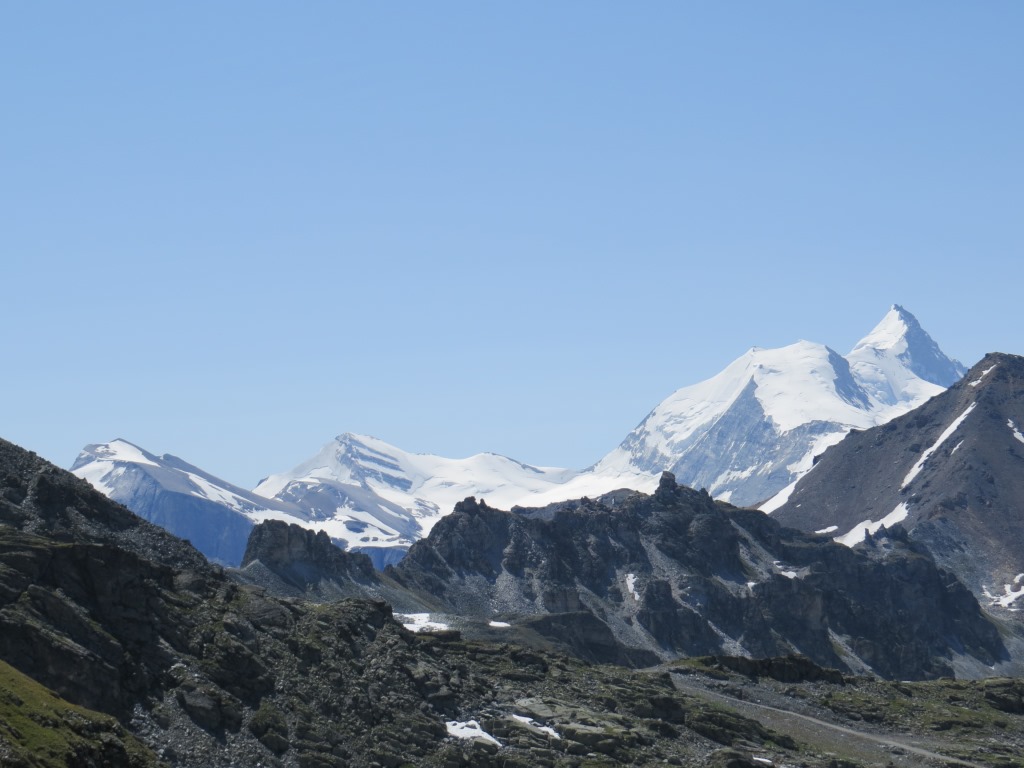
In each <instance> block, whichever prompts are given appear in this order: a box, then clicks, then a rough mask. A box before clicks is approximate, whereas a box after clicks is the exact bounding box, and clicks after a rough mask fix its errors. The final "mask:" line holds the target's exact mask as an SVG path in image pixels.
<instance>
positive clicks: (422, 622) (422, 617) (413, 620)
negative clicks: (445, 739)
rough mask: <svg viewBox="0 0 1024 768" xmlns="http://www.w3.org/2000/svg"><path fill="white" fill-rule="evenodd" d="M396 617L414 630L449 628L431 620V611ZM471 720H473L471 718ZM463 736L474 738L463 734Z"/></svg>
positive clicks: (428, 630) (403, 624) (404, 625)
mask: <svg viewBox="0 0 1024 768" xmlns="http://www.w3.org/2000/svg"><path fill="white" fill-rule="evenodd" d="M395 617H396V618H397V619H398V620H399V621H400V622H402V626H403V627H405V628H406V629H408V630H410V631H412V632H431V631H435V630H439V631H444V630H446V629H448V625H447V624H443V623H442V622H440V621H431V620H430V614H429V613H396V614H395ZM470 722H473V721H472V720H470ZM461 738H466V739H469V738H472V737H471V736H463V737H461Z"/></svg>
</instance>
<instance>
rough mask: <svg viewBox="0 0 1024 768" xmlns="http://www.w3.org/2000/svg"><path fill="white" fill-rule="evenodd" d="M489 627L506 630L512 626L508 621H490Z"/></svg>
mask: <svg viewBox="0 0 1024 768" xmlns="http://www.w3.org/2000/svg"><path fill="white" fill-rule="evenodd" d="M487 626H489V627H499V628H501V629H504V628H505V627H511V626H512V625H511V624H509V623H508V622H507V621H489V622H487Z"/></svg>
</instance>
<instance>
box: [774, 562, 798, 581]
mask: <svg viewBox="0 0 1024 768" xmlns="http://www.w3.org/2000/svg"><path fill="white" fill-rule="evenodd" d="M772 565H774V566H775V567H776V568H778V569H779V574H780V575H782V576H785V577H786V578H787V579H795V578H796V571H794V570H783V569H788V568H789V566H788V565H783V564H782V561H781V560H776V561H775V562H774V563H772Z"/></svg>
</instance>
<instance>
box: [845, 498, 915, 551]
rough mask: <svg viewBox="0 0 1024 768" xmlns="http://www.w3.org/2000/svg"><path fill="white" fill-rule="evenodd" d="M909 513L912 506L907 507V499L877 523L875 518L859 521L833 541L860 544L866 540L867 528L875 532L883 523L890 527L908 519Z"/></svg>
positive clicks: (869, 531)
mask: <svg viewBox="0 0 1024 768" xmlns="http://www.w3.org/2000/svg"><path fill="white" fill-rule="evenodd" d="M908 514H910V508H909V507H907V503H906V502H905V501H901V502H900V503H899V504H897V505H896V509H894V510H893V511H892V512H890V513H889V514H888V515H886V516H885V517H883V518H882V519H881V520H879V521H878V522H877V523H876V522H875V521H874V520H864V521H863V522H860V523H857V524H856V525H855V526H853V528H851V529H850V530H849V532H848V533H845V534H843V535H842V536H836V537H835V538H834V539H833V541H838V542H839V543H840V544H845V545H846V546H848V547H852V546H853V545H854V544H859V543H860V542H862V541H864V530H865V529H867V531H868V533H874V532H875V531H877V530H878V529H879V528H881V527H882V526H883V525H884V526H885V527H886V528H888V527H889V526H891V525H896V523H899V522H902V521H903V520H905V519H906V517H907V515H908Z"/></svg>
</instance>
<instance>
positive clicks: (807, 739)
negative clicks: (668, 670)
mask: <svg viewBox="0 0 1024 768" xmlns="http://www.w3.org/2000/svg"><path fill="white" fill-rule="evenodd" d="M672 679H673V681H674V682H675V685H676V687H677V688H678V689H679V690H681V691H683V692H684V693H687V694H689V695H690V696H693V697H695V698H698V699H703V700H705V701H718V702H724V703H727V704H728V705H729V706H730V707H731V708H733V709H735V710H736V711H737V712H739V713H740V714H742V715H744V716H746V717H749V718H751V719H754V720H757V721H758V722H760V723H761V724H762V725H764V726H766V727H768V728H772V729H773V730H776V731H779V732H780V733H786V734H789V735H790V736H792V737H793V738H795V739H796V740H797V741H799V742H802V743H804V744H806V745H808V746H810V747H811V748H813V749H816V750H821V751H823V752H826V753H828V752H833V753H835V754H837V755H839V756H842V757H847V758H853V759H856V760H860V761H870V762H877V763H878V764H880V765H893V766H898V767H899V768H904V767H906V768H912V767H914V766H954V765H955V766H967V767H968V768H991V767H990V766H984V765H981V764H979V763H971V762H967V761H966V760H960V759H957V758H954V757H949V756H947V755H942V754H939V753H938V752H933V751H931V750H928V749H924V748H922V747H918V746H914V745H913V744H909V743H907V742H905V741H901V740H899V739H896V738H893V737H891V736H878V735H875V734H873V733H866V732H864V731H858V730H855V729H853V728H848V727H846V726H842V725H836V724H835V723H829V722H826V721H825V720H819V719H818V718H816V717H812V716H810V715H803V714H800V713H797V712H792V711H789V710H785V709H780V708H779V707H773V706H770V705H768V704H761V703H759V702H757V701H748V700H746V699H737V698H735V697H733V696H728V695H726V694H723V693H719V692H717V691H710V690H708V689H707V688H705V687H703V686H700V685H696V684H693V683H692V682H690V681H688V680H687V678H686V677H685V676H682V675H675V674H674V675H672Z"/></svg>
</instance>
